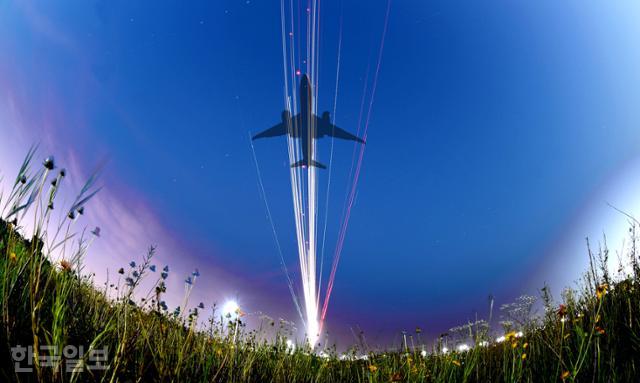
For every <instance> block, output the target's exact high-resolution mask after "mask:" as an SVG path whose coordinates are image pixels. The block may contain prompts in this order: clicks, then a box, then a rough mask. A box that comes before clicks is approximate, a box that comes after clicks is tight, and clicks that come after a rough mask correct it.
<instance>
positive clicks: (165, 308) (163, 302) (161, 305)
mask: <svg viewBox="0 0 640 383" xmlns="http://www.w3.org/2000/svg"><path fill="white" fill-rule="evenodd" d="M160 308H161V309H162V310H164V311H167V310H168V309H169V308H168V307H167V303H166V302H165V301H160Z"/></svg>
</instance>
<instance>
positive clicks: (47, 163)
mask: <svg viewBox="0 0 640 383" xmlns="http://www.w3.org/2000/svg"><path fill="white" fill-rule="evenodd" d="M42 165H43V166H44V167H45V168H46V169H47V170H53V168H55V167H56V166H55V161H54V159H53V156H49V157H47V158H45V159H44V162H43V163H42Z"/></svg>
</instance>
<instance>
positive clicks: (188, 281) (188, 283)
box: [184, 277, 193, 286]
mask: <svg viewBox="0 0 640 383" xmlns="http://www.w3.org/2000/svg"><path fill="white" fill-rule="evenodd" d="M184 283H186V284H187V285H189V286H191V285H192V284H193V281H192V280H191V277H187V279H185V280H184Z"/></svg>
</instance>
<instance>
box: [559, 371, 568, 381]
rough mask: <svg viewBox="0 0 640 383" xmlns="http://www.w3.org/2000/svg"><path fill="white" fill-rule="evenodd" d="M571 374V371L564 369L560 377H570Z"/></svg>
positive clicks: (563, 378)
mask: <svg viewBox="0 0 640 383" xmlns="http://www.w3.org/2000/svg"><path fill="white" fill-rule="evenodd" d="M569 375H570V373H569V371H564V372H563V373H562V375H560V379H562V380H565V379H567V378H568V377H569Z"/></svg>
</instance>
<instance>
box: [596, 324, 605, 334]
mask: <svg viewBox="0 0 640 383" xmlns="http://www.w3.org/2000/svg"><path fill="white" fill-rule="evenodd" d="M596 332H597V333H598V335H604V329H603V328H602V327H600V326H596Z"/></svg>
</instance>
